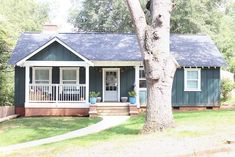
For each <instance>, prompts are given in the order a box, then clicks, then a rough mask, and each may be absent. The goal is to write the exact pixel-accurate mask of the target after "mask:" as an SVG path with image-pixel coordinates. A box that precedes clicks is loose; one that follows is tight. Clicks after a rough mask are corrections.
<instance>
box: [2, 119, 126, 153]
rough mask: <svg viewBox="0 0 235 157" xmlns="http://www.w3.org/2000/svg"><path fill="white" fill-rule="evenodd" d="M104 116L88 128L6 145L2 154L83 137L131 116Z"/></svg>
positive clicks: (119, 122) (115, 124)
mask: <svg viewBox="0 0 235 157" xmlns="http://www.w3.org/2000/svg"><path fill="white" fill-rule="evenodd" d="M102 118H103V120H102V121H100V122H98V123H96V124H93V125H91V126H88V127H86V128H82V129H79V130H75V131H72V132H69V133H65V134H62V135H58V136H53V137H49V138H44V139H40V140H35V141H30V142H25V143H19V144H15V145H10V146H6V147H0V154H1V153H10V152H12V151H15V150H19V149H22V148H29V147H34V146H40V145H43V144H48V143H53V142H58V141H63V140H67V139H71V138H75V137H81V136H85V135H89V134H93V133H97V132H100V131H103V130H106V129H109V128H111V127H114V126H117V125H119V124H121V123H123V122H125V121H126V120H127V119H128V118H129V116H104V117H102Z"/></svg>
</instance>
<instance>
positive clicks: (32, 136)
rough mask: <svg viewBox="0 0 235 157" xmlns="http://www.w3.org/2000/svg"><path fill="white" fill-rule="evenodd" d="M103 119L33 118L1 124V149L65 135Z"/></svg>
mask: <svg viewBox="0 0 235 157" xmlns="http://www.w3.org/2000/svg"><path fill="white" fill-rule="evenodd" d="M100 120H101V118H96V119H90V118H81V117H32V118H17V119H13V120H10V121H6V122H2V123H0V147H1V146H6V145H10V144H15V143H21V142H26V141H31V140H36V139H41V138H45V137H51V136H55V135H59V134H63V133H66V132H69V131H72V130H76V129H80V128H84V127H87V126H88V125H91V124H94V123H97V122H98V121H100Z"/></svg>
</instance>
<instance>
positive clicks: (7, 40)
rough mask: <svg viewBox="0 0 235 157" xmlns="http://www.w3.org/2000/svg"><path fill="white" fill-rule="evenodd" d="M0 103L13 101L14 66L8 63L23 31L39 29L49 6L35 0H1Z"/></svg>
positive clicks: (45, 18) (46, 15)
mask: <svg viewBox="0 0 235 157" xmlns="http://www.w3.org/2000/svg"><path fill="white" fill-rule="evenodd" d="M0 4H1V5H0V105H5V104H11V103H12V102H13V86H14V83H13V77H14V73H13V68H12V67H10V66H9V65H8V64H7V61H8V59H9V57H10V55H11V52H12V48H13V46H14V45H15V44H16V40H17V38H18V37H19V35H20V33H21V32H25V31H39V30H40V29H41V27H42V24H43V23H44V22H45V21H46V20H47V17H48V6H47V5H46V4H39V3H37V2H36V1H34V0H20V1H18V0H0Z"/></svg>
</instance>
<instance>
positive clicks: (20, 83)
mask: <svg viewBox="0 0 235 157" xmlns="http://www.w3.org/2000/svg"><path fill="white" fill-rule="evenodd" d="M24 102H25V68H23V67H17V66H16V67H15V97H14V104H15V106H17V107H23V106H24Z"/></svg>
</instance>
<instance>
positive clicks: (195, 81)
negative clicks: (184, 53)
mask: <svg viewBox="0 0 235 157" xmlns="http://www.w3.org/2000/svg"><path fill="white" fill-rule="evenodd" d="M184 90H185V91H201V69H189V68H186V69H184Z"/></svg>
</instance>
